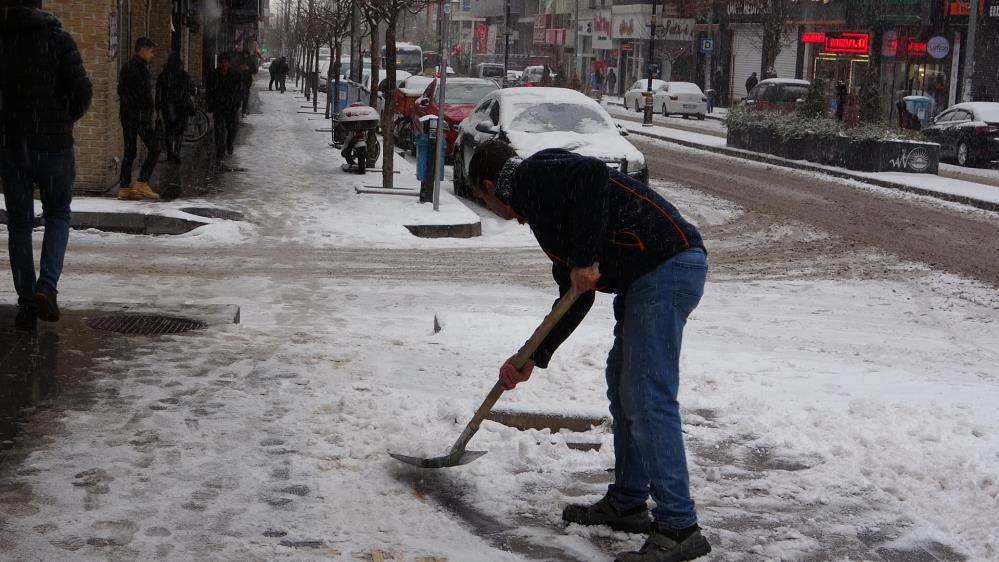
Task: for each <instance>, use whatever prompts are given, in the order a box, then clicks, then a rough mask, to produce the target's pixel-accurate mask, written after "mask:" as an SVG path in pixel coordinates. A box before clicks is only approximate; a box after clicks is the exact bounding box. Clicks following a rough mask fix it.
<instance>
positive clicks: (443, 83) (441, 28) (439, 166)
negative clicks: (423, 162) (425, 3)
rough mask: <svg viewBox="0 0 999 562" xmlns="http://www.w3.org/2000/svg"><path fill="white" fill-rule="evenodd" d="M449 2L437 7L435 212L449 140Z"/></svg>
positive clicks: (437, 205)
mask: <svg viewBox="0 0 999 562" xmlns="http://www.w3.org/2000/svg"><path fill="white" fill-rule="evenodd" d="M448 2H449V0H440V4H438V5H437V35H438V42H437V44H438V45H439V46H440V48H439V50H438V51H437V52H438V56H437V61H438V62H439V63H440V78H438V80H439V83H438V84H437V92H435V93H436V94H437V150H435V151H434V160H435V161H434V166H433V170H434V210H435V211H438V210H440V201H441V173H442V172H443V171H444V170H443V168H444V162H445V161H446V160H447V155H446V154H444V152H445V151H446V150H447V139H445V138H444V100H445V97H444V95H445V92H446V89H447V67H448V64H449V62H448V52H447V51H445V50H444V47H445V45H444V34H445V33H446V32H447V31H446V30H447V14H448V11H450V4H449V3H448Z"/></svg>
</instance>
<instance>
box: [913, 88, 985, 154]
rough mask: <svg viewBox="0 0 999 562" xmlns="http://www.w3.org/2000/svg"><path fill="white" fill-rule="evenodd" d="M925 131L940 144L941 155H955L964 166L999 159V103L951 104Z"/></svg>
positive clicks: (925, 134) (929, 138)
mask: <svg viewBox="0 0 999 562" xmlns="http://www.w3.org/2000/svg"><path fill="white" fill-rule="evenodd" d="M923 135H924V136H925V137H926V138H927V139H928V140H931V141H933V142H935V143H937V144H939V145H940V157H941V158H953V159H954V160H956V161H957V163H958V164H959V165H961V166H974V165H975V164H980V163H988V162H990V161H992V160H999V103H993V102H984V101H975V102H968V103H959V104H957V105H953V106H951V107H948V108H947V109H946V110H944V112H943V113H941V114H940V115H937V116H936V118H934V119H933V124H931V125H928V126H926V127H924V128H923Z"/></svg>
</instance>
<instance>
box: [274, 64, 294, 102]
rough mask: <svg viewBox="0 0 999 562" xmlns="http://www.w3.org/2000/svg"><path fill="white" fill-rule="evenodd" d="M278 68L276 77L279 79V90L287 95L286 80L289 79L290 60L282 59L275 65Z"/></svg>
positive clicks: (275, 70) (275, 71)
mask: <svg viewBox="0 0 999 562" xmlns="http://www.w3.org/2000/svg"><path fill="white" fill-rule="evenodd" d="M274 66H275V67H276V68H275V69H274V75H275V76H276V77H277V88H278V89H279V90H281V93H282V94H283V93H285V91H286V89H285V80H286V79H287V78H288V71H289V70H290V69H289V66H288V59H287V58H286V57H281V58H279V59H278V60H277V62H275V63H274Z"/></svg>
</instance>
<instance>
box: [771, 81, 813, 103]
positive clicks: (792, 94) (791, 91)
mask: <svg viewBox="0 0 999 562" xmlns="http://www.w3.org/2000/svg"><path fill="white" fill-rule="evenodd" d="M807 95H808V86H799V85H797V84H795V85H791V86H784V88H782V89H781V92H780V99H779V100H777V101H779V102H788V103H790V102H794V101H797V100H799V99H804V98H805V96H807Z"/></svg>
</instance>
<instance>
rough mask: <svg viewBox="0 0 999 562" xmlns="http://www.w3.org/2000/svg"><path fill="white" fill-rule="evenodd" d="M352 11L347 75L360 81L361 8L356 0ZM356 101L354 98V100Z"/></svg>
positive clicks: (355, 80) (361, 64)
mask: <svg viewBox="0 0 999 562" xmlns="http://www.w3.org/2000/svg"><path fill="white" fill-rule="evenodd" d="M352 4H353V6H352V10H353V11H352V12H351V16H350V69H348V71H347V74H348V77H349V78H350V79H351V80H353V81H354V82H360V81H361V67H362V66H363V63H362V61H361V8H360V6H358V5H357V0H354V1H353V2H352ZM355 101H356V100H355Z"/></svg>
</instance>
